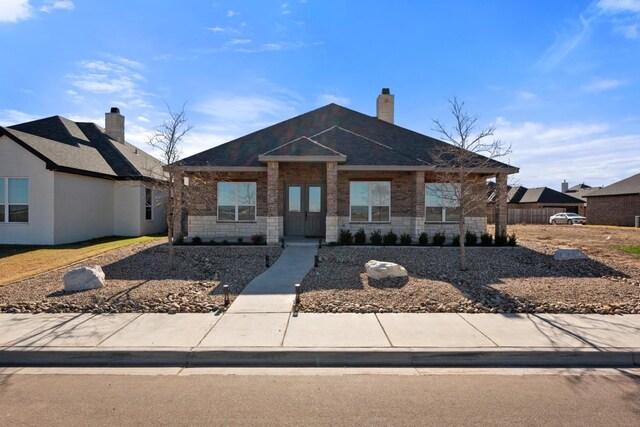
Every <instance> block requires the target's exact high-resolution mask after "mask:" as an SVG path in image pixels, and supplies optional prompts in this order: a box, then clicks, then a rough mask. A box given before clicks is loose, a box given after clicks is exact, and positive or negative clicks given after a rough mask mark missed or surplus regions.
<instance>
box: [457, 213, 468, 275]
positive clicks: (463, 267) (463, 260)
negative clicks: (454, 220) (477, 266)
mask: <svg viewBox="0 0 640 427" xmlns="http://www.w3.org/2000/svg"><path fill="white" fill-rule="evenodd" d="M464 225H465V224H464V216H462V214H461V215H460V220H459V221H458V233H459V234H460V270H462V271H464V270H466V269H467V259H466V253H465V247H464V237H465V236H464Z"/></svg>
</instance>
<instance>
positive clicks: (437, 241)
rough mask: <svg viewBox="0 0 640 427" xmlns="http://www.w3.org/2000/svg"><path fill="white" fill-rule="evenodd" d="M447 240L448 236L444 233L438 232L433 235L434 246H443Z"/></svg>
mask: <svg viewBox="0 0 640 427" xmlns="http://www.w3.org/2000/svg"><path fill="white" fill-rule="evenodd" d="M446 241H447V237H446V236H445V235H444V233H436V234H434V235H433V241H432V242H433V246H442V245H444V242H446Z"/></svg>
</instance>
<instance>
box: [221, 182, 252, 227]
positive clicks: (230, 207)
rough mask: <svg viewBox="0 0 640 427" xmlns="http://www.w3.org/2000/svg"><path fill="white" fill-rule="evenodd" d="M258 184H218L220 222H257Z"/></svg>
mask: <svg viewBox="0 0 640 427" xmlns="http://www.w3.org/2000/svg"><path fill="white" fill-rule="evenodd" d="M255 220H256V183H255V182H219V183H218V221H255Z"/></svg>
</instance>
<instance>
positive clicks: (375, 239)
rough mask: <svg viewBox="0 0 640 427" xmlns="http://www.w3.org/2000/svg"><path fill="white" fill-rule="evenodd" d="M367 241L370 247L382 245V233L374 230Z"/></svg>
mask: <svg viewBox="0 0 640 427" xmlns="http://www.w3.org/2000/svg"><path fill="white" fill-rule="evenodd" d="M369 240H370V241H371V244H372V245H376V246H380V245H381V244H382V232H381V231H380V230H375V231H373V232H372V233H371V234H370V235H369Z"/></svg>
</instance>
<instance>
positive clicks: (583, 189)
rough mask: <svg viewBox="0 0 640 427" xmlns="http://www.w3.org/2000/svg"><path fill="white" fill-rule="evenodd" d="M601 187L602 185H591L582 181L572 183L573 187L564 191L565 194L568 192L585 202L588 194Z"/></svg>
mask: <svg viewBox="0 0 640 427" xmlns="http://www.w3.org/2000/svg"><path fill="white" fill-rule="evenodd" d="M601 188H602V187H591V186H590V185H587V184H584V183H582V184H578V185H574V186H573V187H571V188H570V189H568V190H567V191H566V192H565V194H568V195H570V196H572V197H577V198H578V199H580V200H583V201H585V202H586V201H587V199H586V197H587V196H588V195H590V194H591V193H593V192H594V191H597V190H599V189H601Z"/></svg>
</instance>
